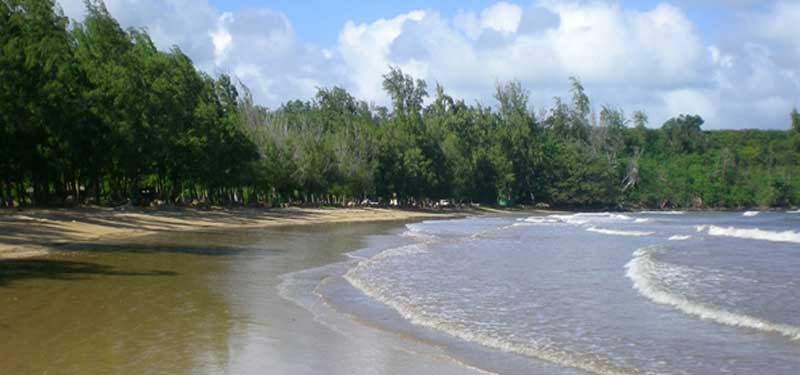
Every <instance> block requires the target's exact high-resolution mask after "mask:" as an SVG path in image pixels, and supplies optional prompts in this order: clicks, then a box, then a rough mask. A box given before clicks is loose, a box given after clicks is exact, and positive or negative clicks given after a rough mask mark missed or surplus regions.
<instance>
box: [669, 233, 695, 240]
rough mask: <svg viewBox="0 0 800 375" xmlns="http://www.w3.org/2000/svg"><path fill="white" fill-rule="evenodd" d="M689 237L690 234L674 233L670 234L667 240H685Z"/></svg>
mask: <svg viewBox="0 0 800 375" xmlns="http://www.w3.org/2000/svg"><path fill="white" fill-rule="evenodd" d="M691 238H692V236H690V235H683V236H682V235H677V234H676V235H674V236H670V237H669V240H670V241H686V240H688V239H691Z"/></svg>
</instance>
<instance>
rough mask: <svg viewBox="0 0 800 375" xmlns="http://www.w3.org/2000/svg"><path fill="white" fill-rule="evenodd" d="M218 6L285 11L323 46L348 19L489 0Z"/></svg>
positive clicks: (252, 1)
mask: <svg viewBox="0 0 800 375" xmlns="http://www.w3.org/2000/svg"><path fill="white" fill-rule="evenodd" d="M211 3H212V4H214V5H215V6H216V7H218V8H219V9H223V10H225V11H237V10H243V9H248V8H249V9H252V8H260V7H266V8H270V9H275V10H278V11H281V12H284V13H286V15H287V16H289V18H290V19H291V20H292V21H293V22H292V24H293V26H294V28H295V31H297V34H298V35H299V36H300V37H301V38H303V39H304V40H308V41H310V42H313V43H317V44H320V45H323V46H327V45H333V44H335V43H336V40H337V39H338V37H339V31H341V29H342V26H344V24H345V23H346V22H347V21H354V22H358V23H362V22H370V21H373V20H376V19H379V18H385V17H390V16H393V15H396V14H400V13H406V12H409V11H412V10H415V9H432V10H435V11H437V12H440V13H442V14H443V15H446V16H452V15H455V14H456V12H458V10H460V9H483V8H485V7H487V6H489V5H491V4H493V3H494V1H489V0H480V1H476V0H462V1H457V0H438V1H434V2H432V1H424V0H408V1H380V0H375V1H358V0H339V1H292V0H270V1H264V0H231V1H226V0H213V1H211Z"/></svg>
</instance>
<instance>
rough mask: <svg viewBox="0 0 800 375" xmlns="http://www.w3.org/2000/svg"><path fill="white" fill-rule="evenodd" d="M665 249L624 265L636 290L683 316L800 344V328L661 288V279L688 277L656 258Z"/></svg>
mask: <svg viewBox="0 0 800 375" xmlns="http://www.w3.org/2000/svg"><path fill="white" fill-rule="evenodd" d="M660 251H663V249H662V248H660V247H657V246H651V247H646V248H642V249H639V250H636V252H634V253H633V259H631V261H630V262H628V264H626V265H625V269H626V273H625V275H626V276H627V277H628V278H629V279H630V280H631V281H632V282H633V288H634V289H636V291H638V292H639V294H640V295H642V296H644V297H645V298H647V299H649V300H650V301H652V302H654V303H657V304H660V305H665V306H671V307H673V308H675V309H677V310H679V311H681V312H683V313H686V314H689V315H693V316H696V317H699V318H701V319H705V320H709V321H713V322H715V323H718V324H723V325H727V326H732V327H741V328H748V329H753V330H757V331H760V332H765V333H775V334H780V335H782V336H785V337H787V338H789V339H791V340H794V341H798V340H800V327H797V326H793V325H788V324H780V323H774V322H770V321H768V320H765V319H762V318H759V317H756V316H752V315H747V314H741V313H736V312H732V311H728V310H725V309H722V308H720V307H717V306H714V305H711V304H707V303H704V302H700V301H693V300H691V299H689V298H687V297H685V296H683V295H681V294H678V293H675V292H673V291H671V290H669V289H668V288H667V287H665V286H663V285H661V283H660V282H659V281H660V280H659V278H661V277H665V276H668V275H672V276H674V275H682V274H686V273H687V269H686V268H685V267H681V266H677V265H672V264H669V263H662V262H659V261H658V260H657V259H656V254H658V252H660Z"/></svg>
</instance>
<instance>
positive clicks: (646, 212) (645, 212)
mask: <svg viewBox="0 0 800 375" xmlns="http://www.w3.org/2000/svg"><path fill="white" fill-rule="evenodd" d="M639 213H640V214H646V215H683V214H685V213H686V211H640V212H639Z"/></svg>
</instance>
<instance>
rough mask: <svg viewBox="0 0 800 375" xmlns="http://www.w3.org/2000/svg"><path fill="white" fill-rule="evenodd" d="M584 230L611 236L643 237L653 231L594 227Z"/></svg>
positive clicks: (650, 234) (651, 233)
mask: <svg viewBox="0 0 800 375" xmlns="http://www.w3.org/2000/svg"><path fill="white" fill-rule="evenodd" d="M586 230H587V231H589V232H594V233H601V234H608V235H612V236H629V237H644V236H652V235H653V232H640V231H634V230H611V229H601V228H596V227H591V228H587V229H586Z"/></svg>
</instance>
